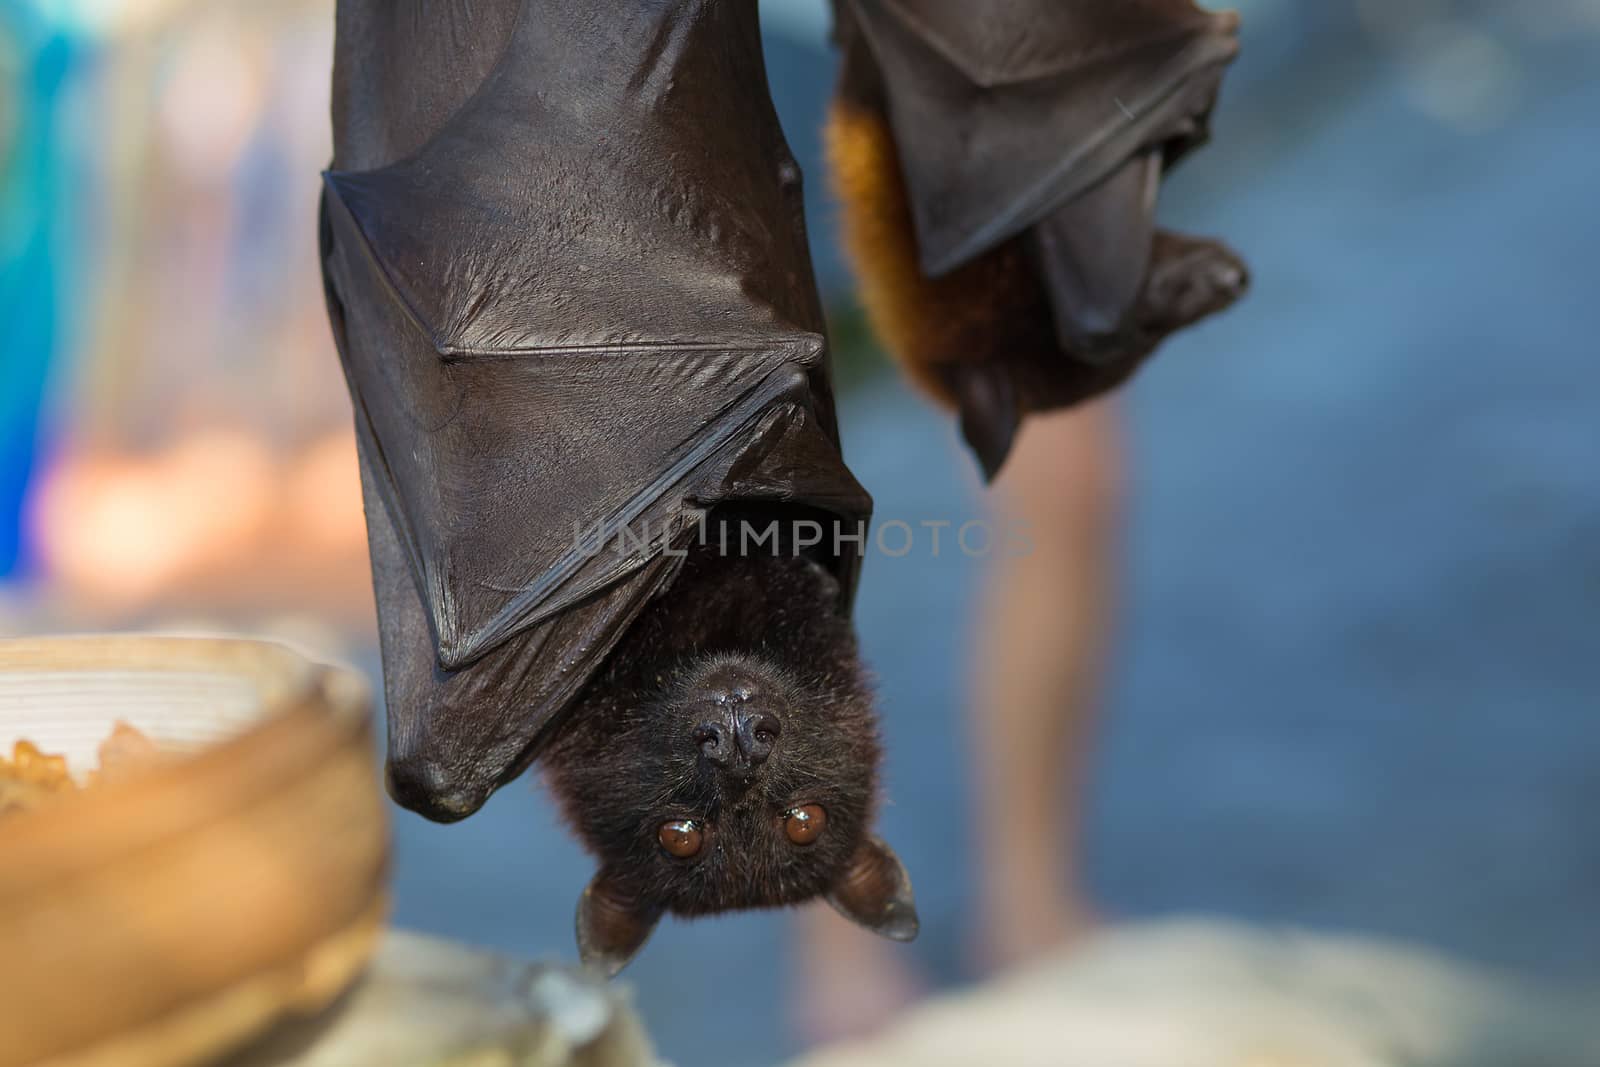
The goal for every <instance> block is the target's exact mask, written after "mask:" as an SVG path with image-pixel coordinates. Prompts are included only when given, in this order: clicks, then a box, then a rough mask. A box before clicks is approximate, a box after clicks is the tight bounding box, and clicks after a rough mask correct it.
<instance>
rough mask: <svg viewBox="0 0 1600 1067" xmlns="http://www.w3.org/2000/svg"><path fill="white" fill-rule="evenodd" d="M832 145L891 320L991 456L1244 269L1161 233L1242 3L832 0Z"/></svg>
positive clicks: (892, 331)
mask: <svg viewBox="0 0 1600 1067" xmlns="http://www.w3.org/2000/svg"><path fill="white" fill-rule="evenodd" d="M835 15H836V39H837V41H838V43H839V44H840V47H841V48H842V50H843V53H844V68H843V73H842V76H841V80H840V86H839V91H838V94H837V97H836V100H835V105H834V109H833V113H832V116H831V117H830V120H829V130H828V142H829V143H828V148H829V162H830V167H831V170H832V173H833V179H834V184H835V187H836V190H837V192H838V194H839V196H840V199H841V200H842V201H843V205H844V223H845V238H846V243H847V245H848V249H849V252H850V254H851V259H852V261H853V263H854V265H855V268H856V271H857V274H858V276H859V277H860V281H861V284H862V292H863V297H864V300H865V303H866V306H867V309H868V312H869V315H870V316H871V318H872V320H873V324H874V327H875V328H876V330H877V332H878V334H879V336H880V337H881V338H882V339H883V341H884V342H885V344H886V346H887V347H888V348H889V349H890V351H891V353H892V354H893V355H894V356H895V357H896V359H897V361H898V362H899V363H900V364H901V365H902V366H903V367H904V368H905V369H906V370H907V372H908V373H909V374H910V376H911V377H912V378H913V379H914V380H915V381H917V382H918V383H919V384H920V385H921V386H922V387H924V388H925V389H926V390H927V391H929V392H930V393H932V394H933V396H934V397H935V398H937V399H938V400H940V401H941V402H943V403H945V404H946V405H948V406H950V407H953V408H956V409H958V410H959V411H960V412H961V419H962V429H963V431H964V432H965V435H966V437H967V440H968V442H969V443H970V444H971V445H972V446H973V449H974V451H975V452H976V453H977V455H978V458H979V461H980V463H981V464H982V466H983V468H984V471H985V473H986V474H987V475H988V476H990V477H993V475H994V474H995V472H996V471H997V470H998V469H999V467H1000V465H1001V464H1002V463H1003V462H1004V460H1005V457H1006V455H1007V453H1008V452H1009V450H1010V447H1011V443H1012V440H1013V438H1014V436H1015V433H1016V430H1017V427H1018V426H1019V424H1020V422H1021V420H1022V418H1023V417H1024V416H1025V415H1027V414H1028V413H1030V412H1034V411H1042V410H1048V409H1051V408H1058V407H1066V406H1070V405H1073V404H1076V403H1079V402H1081V401H1084V400H1087V399H1089V398H1091V397H1094V396H1097V395H1099V394H1101V393H1103V392H1106V391H1107V390H1110V389H1112V388H1115V387H1116V386H1118V385H1120V384H1121V383H1122V382H1124V381H1126V380H1127V379H1128V377H1129V376H1131V375H1132V374H1133V372H1134V371H1135V370H1136V369H1137V368H1138V367H1139V365H1140V364H1141V363H1142V362H1143V361H1144V360H1145V359H1146V358H1147V357H1148V356H1149V355H1150V354H1151V353H1152V352H1153V351H1154V350H1155V349H1156V347H1157V346H1158V345H1159V344H1160V342H1161V341H1162V340H1163V339H1164V338H1165V337H1166V336H1167V335H1169V334H1170V333H1172V332H1173V331H1175V330H1179V329H1182V328H1183V327H1185V326H1188V325H1190V324H1191V323H1194V322H1196V321H1198V320H1199V319H1201V318H1204V317H1205V316H1207V315H1209V314H1212V313H1213V312H1216V311H1219V310H1221V309H1223V308H1225V307H1227V306H1228V305H1229V304H1231V303H1233V301H1234V300H1236V299H1237V298H1238V297H1239V296H1240V295H1241V294H1242V293H1243V291H1244V288H1245V286H1246V284H1247V274H1246V270H1245V267H1244V264H1243V263H1242V262H1241V261H1240V260H1239V259H1238V257H1237V256H1235V255H1234V254H1233V253H1232V252H1231V251H1229V250H1228V249H1227V248H1225V247H1224V246H1223V245H1221V244H1218V243H1216V242H1213V241H1206V240H1197V239H1193V238H1188V237H1184V236H1181V235H1178V234H1174V233H1169V232H1165V231H1162V230H1158V229H1157V228H1156V226H1155V209H1156V200H1157V194H1158V190H1159V185H1160V181H1161V177H1162V174H1163V173H1164V172H1165V171H1166V170H1167V169H1168V168H1170V167H1171V166H1172V165H1173V164H1175V163H1176V162H1177V161H1178V160H1179V159H1181V158H1182V157H1183V156H1185V155H1186V154H1188V153H1189V152H1190V151H1191V150H1193V149H1194V148H1196V147H1198V146H1200V145H1202V144H1204V143H1205V141H1206V140H1207V138H1208V119H1209V116H1210V113H1211V110H1212V107H1213V105H1214V103H1215V101H1216V96H1217V92H1218V89H1219V87H1220V84H1221V80H1222V75H1223V72H1224V70H1225V68H1226V66H1227V65H1228V63H1229V62H1230V61H1231V60H1232V59H1233V57H1234V55H1235V54H1236V53H1237V51H1238V41H1237V39H1236V32H1237V29H1238V18H1237V16H1236V15H1233V14H1212V13H1208V12H1206V11H1203V10H1202V9H1200V8H1199V7H1196V6H1195V5H1194V4H1193V3H1192V2H1191V0H983V2H981V3H975V2H973V0H835Z"/></svg>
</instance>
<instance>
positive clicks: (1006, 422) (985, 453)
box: [956, 363, 1022, 482]
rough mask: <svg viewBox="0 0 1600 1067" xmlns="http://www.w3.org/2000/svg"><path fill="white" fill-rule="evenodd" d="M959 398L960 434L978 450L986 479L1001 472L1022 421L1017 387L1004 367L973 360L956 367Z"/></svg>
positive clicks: (979, 460)
mask: <svg viewBox="0 0 1600 1067" xmlns="http://www.w3.org/2000/svg"><path fill="white" fill-rule="evenodd" d="M956 374H957V380H956V394H957V396H958V397H959V399H960V401H961V435H962V436H963V437H965V438H966V439H967V444H969V445H971V446H972V451H973V452H975V453H977V456H978V464H979V465H980V466H981V467H982V468H983V476H984V480H985V481H989V482H992V481H994V476H995V475H996V474H998V473H1000V468H1001V466H1002V465H1004V463H1005V461H1006V457H1007V456H1008V455H1010V454H1011V445H1012V443H1013V442H1014V441H1015V440H1016V437H1017V427H1018V426H1019V425H1020V424H1021V422H1022V412H1021V408H1020V406H1019V404H1018V401H1017V390H1016V387H1015V385H1014V384H1013V383H1012V381H1011V374H1010V372H1008V371H1007V370H1006V368H1005V367H1003V366H1001V365H999V364H993V363H973V364H968V365H965V366H962V367H961V368H959V369H958V370H957V371H956Z"/></svg>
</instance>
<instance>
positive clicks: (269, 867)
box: [0, 637, 388, 1067]
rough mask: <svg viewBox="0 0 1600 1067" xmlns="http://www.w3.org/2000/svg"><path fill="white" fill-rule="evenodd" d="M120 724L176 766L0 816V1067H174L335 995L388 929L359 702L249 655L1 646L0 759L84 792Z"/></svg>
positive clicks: (278, 657)
mask: <svg viewBox="0 0 1600 1067" xmlns="http://www.w3.org/2000/svg"><path fill="white" fill-rule="evenodd" d="M118 720H122V721H125V722H128V723H130V724H131V725H133V726H135V727H137V728H138V729H139V730H140V731H142V732H144V733H145V734H146V735H148V736H149V737H150V738H151V739H152V740H154V741H156V742H157V743H158V744H160V745H161V746H162V747H163V748H168V749H171V750H173V751H174V752H176V753H179V755H176V756H175V757H174V758H173V759H172V760H170V761H163V762H162V763H161V764H159V765H158V766H156V767H153V768H151V769H149V770H148V771H145V772H144V773H142V774H139V775H136V776H134V777H131V778H129V779H127V780H123V781H112V782H107V783H104V784H100V785H96V786H94V787H92V788H89V789H87V790H84V791H81V792H78V793H73V794H70V795H66V796H62V797H59V798H56V799H54V800H52V801H51V802H50V803H48V804H47V805H45V806H43V807H40V808H37V809H35V810H32V811H28V812H25V813H21V814H17V813H13V814H11V815H7V816H3V817H0V1067H180V1065H188V1064H196V1063H200V1062H203V1061H206V1060H208V1059H210V1058H212V1057H216V1056H218V1055H220V1054H222V1053H224V1052H226V1051H227V1050H229V1049H232V1048H234V1047H236V1046H237V1045H239V1044H240V1043H241V1042H243V1041H245V1040H247V1039H249V1038H250V1037H252V1036H254V1035H256V1034H257V1033H259V1032H260V1031H262V1030H264V1029H265V1028H266V1027H267V1026H268V1025H270V1024H271V1023H272V1022H274V1021H275V1020H277V1019H279V1018H280V1017H282V1016H284V1015H286V1014H293V1013H297V1012H310V1011H315V1010H317V1009H319V1008H321V1007H323V1006H325V1005H327V1004H328V1003H329V1002H331V1001H332V1000H333V999H334V998H335V997H336V996H338V994H339V993H340V992H341V991H343V990H344V989H345V988H346V987H347V986H348V985H349V984H350V982H352V981H353V980H354V978H355V977H356V975H357V973H358V972H359V971H360V969H361V967H362V966H363V965H364V963H365V962H366V960H367V958H368V956H369V954H370V952H371V950H372V948H373V947H374V945H375V943H376V939H377V936H378V933H379V931H380V929H381V927H382V920H383V911H384V891H383V886H384V877H385V873H386V867H387V857H388V835H387V825H386V819H385V807H384V803H383V799H382V792H381V787H380V785H379V779H378V774H377V768H376V759H375V755H374V748H373V741H372V734H371V729H372V727H371V721H370V712H369V701H368V697H367V693H366V688H365V685H364V683H362V682H361V680H360V679H359V678H356V677H355V676H353V675H351V674H350V673H348V672H345V671H340V670H333V669H329V668H325V667H319V666H316V665H314V664H312V663H309V662H308V661H306V660H304V659H302V658H301V657H300V656H298V655H296V654H294V653H293V652H290V651H289V650H288V649H286V648H282V647H280V646H277V645H270V644H262V643H257V642H249V641H230V640H186V639H176V638H150V637H109V638H98V637H91V638H66V639H60V640H25V641H11V642H0V751H3V752H4V753H6V754H7V755H9V754H10V752H11V746H12V743H13V742H14V741H17V740H24V739H25V740H29V741H32V742H34V743H35V744H36V745H38V746H39V748H40V749H42V750H43V751H45V752H49V753H60V754H64V755H65V756H66V757H67V759H68V764H69V767H70V769H71V770H72V772H73V774H74V775H75V776H77V777H80V778H81V777H82V775H83V773H84V772H87V771H88V770H90V769H92V768H93V767H94V765H95V763H96V761H97V756H96V749H97V746H98V745H99V743H100V742H101V741H102V740H103V739H104V738H105V737H106V736H107V735H108V734H110V732H111V730H112V728H113V726H114V724H115V723H116V722H117V721H118Z"/></svg>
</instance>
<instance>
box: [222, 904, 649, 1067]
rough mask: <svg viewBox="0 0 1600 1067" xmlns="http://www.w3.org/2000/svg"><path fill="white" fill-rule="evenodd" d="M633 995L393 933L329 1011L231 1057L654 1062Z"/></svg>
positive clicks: (490, 1063)
mask: <svg viewBox="0 0 1600 1067" xmlns="http://www.w3.org/2000/svg"><path fill="white" fill-rule="evenodd" d="M656 1062H657V1060H656V1059H655V1056H654V1054H653V1052H652V1051H651V1047H650V1042H649V1040H648V1039H647V1038H646V1037H645V1034H644V1031H643V1030H642V1029H641V1028H640V1025H639V1022H638V1019H637V1018H636V1017H635V1015H634V1013H633V1010H632V1008H631V1007H630V1006H629V1004H628V1000H627V997H626V995H625V993H623V992H622V991H621V990H620V989H619V988H618V987H616V986H606V985H603V984H600V983H598V982H595V981H593V980H591V979H589V978H587V977H585V976H583V975H581V974H579V973H577V972H573V971H569V970H566V969H563V968H560V967H556V966H545V965H534V964H524V963H519V962H515V961H512V960H509V959H506V958H504V957H501V956H496V955H494V954H492V953H487V952H480V951H477V950H474V949H469V948H465V947H462V946H459V945H455V944H452V943H450V942H447V941H440V940H436V939H434V938H427V937H420V936H417V935H414V934H404V933H391V934H389V935H388V937H387V938H386V939H385V941H384V944H383V947H382V948H381V949H380V951H379V952H378V955H377V957H376V958H375V959H374V961H373V964H372V967H371V969H370V970H369V971H368V973H367V975H366V976H365V977H364V978H363V979H362V980H361V982H360V983H359V984H358V985H357V986H356V987H355V988H354V989H353V990H352V991H351V992H350V993H349V995H347V996H346V997H345V998H343V999H342V1000H341V1001H340V1002H339V1003H338V1004H336V1005H334V1007H333V1008H332V1009H330V1010H329V1011H328V1012H326V1013H325V1014H324V1015H323V1016H321V1017H319V1018H317V1019H313V1020H310V1021H307V1022H302V1023H297V1024H293V1025H290V1026H286V1027H283V1028H281V1029H280V1030H278V1031H276V1032H275V1033H273V1034H272V1035H270V1036H269V1037H268V1038H267V1039H266V1040H265V1041H264V1042H262V1043H261V1044H259V1045H258V1046H256V1047H254V1048H253V1049H251V1050H250V1052H249V1053H248V1054H246V1055H245V1056H243V1057H230V1058H229V1060H228V1067H650V1065H653V1064H655V1063H656Z"/></svg>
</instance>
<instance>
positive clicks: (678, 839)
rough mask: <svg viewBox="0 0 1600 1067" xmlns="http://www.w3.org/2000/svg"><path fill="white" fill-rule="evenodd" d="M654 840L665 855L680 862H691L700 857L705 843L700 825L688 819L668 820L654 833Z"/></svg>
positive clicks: (703, 832) (704, 836)
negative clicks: (659, 844)
mask: <svg viewBox="0 0 1600 1067" xmlns="http://www.w3.org/2000/svg"><path fill="white" fill-rule="evenodd" d="M656 840H657V841H659V842H661V849H662V851H664V852H665V853H666V854H667V855H669V856H672V857H673V858H675V859H680V860H692V859H694V858H695V857H696V856H698V855H700V849H701V848H702V847H703V846H704V845H705V843H706V835H705V831H703V830H701V829H700V824H699V823H697V822H693V821H691V820H689V819H669V820H668V821H666V822H664V823H662V824H661V828H660V829H659V830H657V831H656Z"/></svg>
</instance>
